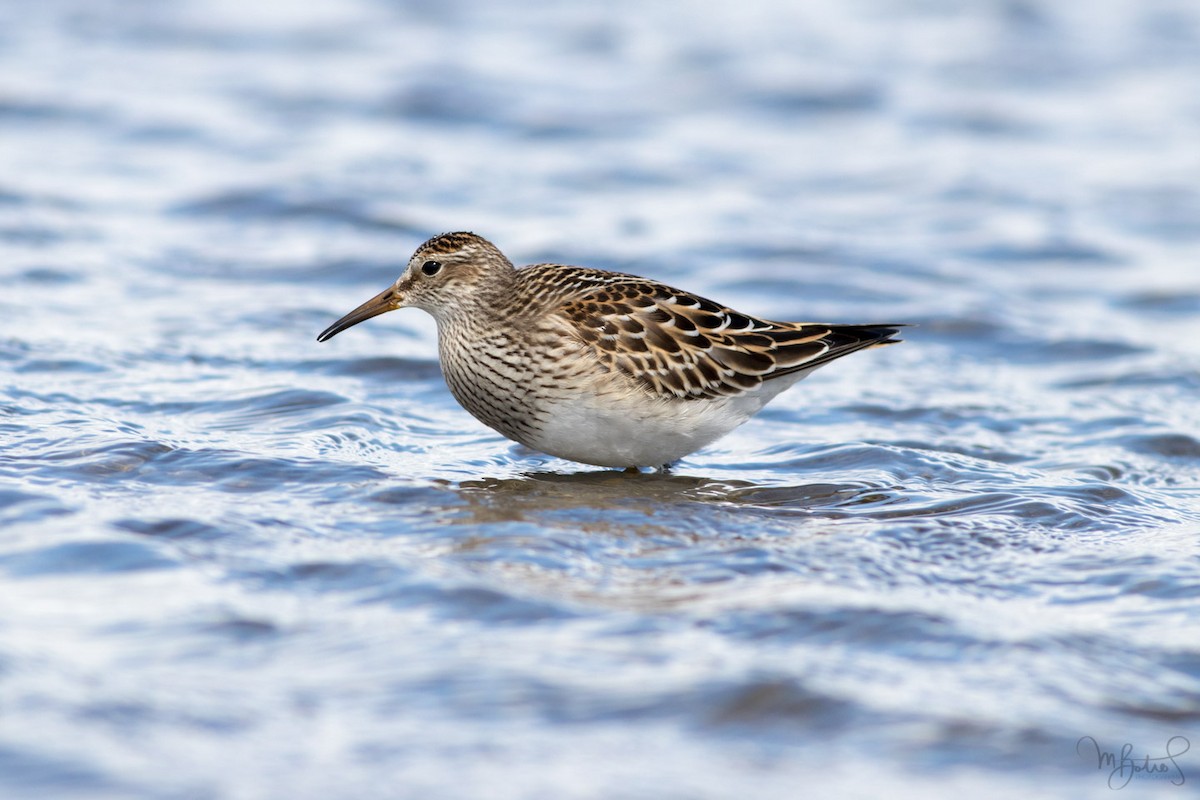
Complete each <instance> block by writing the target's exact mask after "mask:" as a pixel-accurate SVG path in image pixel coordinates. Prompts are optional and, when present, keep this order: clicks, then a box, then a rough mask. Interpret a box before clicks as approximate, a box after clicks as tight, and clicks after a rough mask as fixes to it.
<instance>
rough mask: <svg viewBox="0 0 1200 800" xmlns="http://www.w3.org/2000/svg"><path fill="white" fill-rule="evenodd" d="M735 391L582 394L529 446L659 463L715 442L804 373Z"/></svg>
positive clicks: (608, 462) (578, 457) (560, 408)
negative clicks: (680, 396)
mask: <svg viewBox="0 0 1200 800" xmlns="http://www.w3.org/2000/svg"><path fill="white" fill-rule="evenodd" d="M791 377H792V376H788V378H787V379H784V380H782V381H771V382H769V383H767V384H764V385H763V386H762V387H760V388H759V390H758V391H757V392H752V393H747V394H743V395H739V396H737V397H722V398H716V399H711V400H708V399H698V400H674V399H672V400H666V399H655V398H650V397H648V396H645V395H627V396H620V397H619V398H613V397H612V396H608V397H596V396H581V397H579V398H576V399H573V400H571V401H569V402H568V401H562V402H560V403H558V404H556V405H555V406H554V411H553V414H552V416H551V417H550V420H549V422H548V423H546V424H544V425H543V427H542V430H541V431H540V432H539V433H538V435H537V436H536V438H532V439H531V440H530V441H528V442H526V444H528V445H529V446H530V447H533V448H534V449H536V450H541V451H542V452H543V453H548V454H550V455H552V456H558V457H559V458H567V459H570V460H572V461H580V462H582V463H584V464H596V465H598V466H602V467H658V466H663V465H665V464H670V463H672V462H674V461H678V460H679V459H681V458H683V457H684V456H686V455H688V454H689V453H694V452H695V451H697V450H699V449H700V448H701V447H704V446H705V445H708V444H711V443H712V442H714V441H716V440H717V439H719V438H721V437H722V436H724V435H725V434H727V433H729V432H730V431H731V430H733V429H734V428H736V427H738V426H739V425H741V424H742V423H743V422H745V421H746V420H748V419H750V417H752V416H754V415H755V414H756V413H758V411H759V410H760V409H762V407H763V406H764V405H766V404H767V402H768V401H769V400H770V399H771V398H773V397H774V396H775V395H777V394H779V392H781V391H783V390H784V389H786V388H787V387H788V386H790V385H791V384H793V383H795V382H796V380H799V379H800V377H802V376H801V375H797V376H795V380H790V378H791Z"/></svg>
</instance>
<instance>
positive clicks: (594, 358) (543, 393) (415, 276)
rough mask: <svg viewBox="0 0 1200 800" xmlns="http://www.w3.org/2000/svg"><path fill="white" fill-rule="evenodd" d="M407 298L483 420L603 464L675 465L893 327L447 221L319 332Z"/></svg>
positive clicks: (466, 404) (555, 451)
mask: <svg viewBox="0 0 1200 800" xmlns="http://www.w3.org/2000/svg"><path fill="white" fill-rule="evenodd" d="M405 306H415V307H416V308H420V309H423V310H425V311H427V312H429V313H430V314H431V315H432V316H433V318H434V319H435V320H436V321H437V327H438V353H439V355H440V357H441V363H442V373H443V374H444V375H445V377H446V383H447V385H449V387H450V391H451V393H452V394H453V395H454V397H455V399H456V400H458V402H459V403H460V404H461V405H462V406H463V408H465V409H466V410H467V411H469V412H471V414H472V415H474V416H475V417H476V418H477V419H478V420H479V421H480V422H482V423H484V424H485V425H488V426H490V427H492V428H494V429H495V430H497V431H499V432H500V433H502V434H504V435H505V436H507V437H508V438H510V439H514V440H516V441H518V442H520V443H521V444H524V445H526V446H528V447H531V448H533V449H534V450H540V451H542V452H544V453H549V454H550V455H553V456H558V457H560V458H566V459H570V460H572V461H581V462H583V463H585V464H596V465H599V466H604V467H661V466H665V465H669V464H670V463H672V462H674V461H676V460H677V459H680V458H682V457H683V456H686V455H687V454H689V453H692V452H694V451H696V450H699V449H700V448H701V447H704V446H705V445H707V444H709V443H711V442H713V441H715V440H716V439H718V438H720V437H721V436H724V435H725V434H727V433H729V432H730V431H731V430H733V429H734V428H736V427H737V426H739V425H741V424H742V423H743V422H745V421H746V420H748V419H750V417H752V416H753V415H754V414H756V413H758V411H759V410H760V409H761V408H762V407H763V406H764V405H766V404H767V402H768V401H770V400H771V399H772V398H773V397H775V395H777V394H779V393H780V392H782V391H783V390H784V389H786V388H788V387H789V386H791V385H792V384H793V383H795V382H796V381H798V380H800V379H801V378H803V377H805V376H806V375H808V374H809V373H810V372H812V371H813V370H815V369H817V368H818V367H821V366H824V365H825V364H828V363H829V362H830V361H833V360H834V359H837V358H841V357H842V356H845V355H849V354H850V353H853V352H856V351H858V350H863V349H865V348H868V347H876V346H878V345H884V344H892V343H894V342H896V341H898V340H897V339H895V338H893V337H894V336H895V335H896V333H897V328H899V327H900V325H897V324H879V325H827V324H824V323H811V322H769V321H767V320H762V319H758V318H757V317H752V316H749V315H748V314H741V313H738V312H737V311H734V310H732V309H729V308H726V307H725V306H722V305H720V304H718V303H714V302H712V301H711V300H706V299H705V298H703V297H699V296H697V295H694V294H692V293H690V292H684V291H680V290H679V289H674V288H672V287H670V286H667V285H666V284H663V283H659V282H658V281H653V280H649V279H647V278H639V277H636V276H633V275H624V274H621V273H618V272H606V271H604V270H598V269H588V268H586V267H571V266H565V265H562V264H535V265H533V266H528V267H523V268H521V269H516V268H514V267H513V265H512V262H510V261H509V260H508V259H507V258H505V256H504V254H503V253H501V252H500V250H499V249H497V248H496V246H495V245H493V244H492V243H491V242H489V241H487V240H486V239H483V238H482V237H479V236H476V235H475V234H473V233H446V234H442V235H441V236H435V237H434V238H432V239H430V240H429V241H427V242H425V244H423V245H421V246H420V247H419V248H417V251H416V253H414V254H413V256H412V258H411V259H409V262H408V266H407V268H406V269H405V270H404V273H403V274H402V275H401V276H400V277H399V279H397V281H396V282H395V283H394V284H393V285H392V286H390V287H388V288H387V289H385V290H384V291H382V292H380V293H379V294H378V295H376V296H375V297H373V298H371V299H370V300H368V301H367V302H365V303H363V304H362V305H361V306H359V307H358V308H356V309H354V310H353V311H351V312H350V313H349V314H347V315H346V316H344V317H342V318H341V319H339V320H338V321H337V322H335V323H333V325H331V326H329V328H327V329H326V330H325V331H324V332H323V333H322V334H321V335H320V336H319V337H317V340H318V341H321V342H323V341H326V340H327V339H329V338H331V337H333V336H335V335H337V334H338V333H340V332H341V331H344V330H346V329H347V328H349V327H350V326H352V325H357V324H358V323H360V322H362V321H363V320H366V319H370V318H371V317H374V316H377V315H379V314H382V313H384V312H387V311H392V310H394V309H397V308H404V307H405Z"/></svg>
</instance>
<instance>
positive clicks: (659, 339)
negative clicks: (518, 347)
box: [556, 270, 900, 399]
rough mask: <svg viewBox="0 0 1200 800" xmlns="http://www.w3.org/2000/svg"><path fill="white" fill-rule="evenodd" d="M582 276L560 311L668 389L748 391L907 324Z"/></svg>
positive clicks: (646, 379)
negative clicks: (760, 310)
mask: <svg viewBox="0 0 1200 800" xmlns="http://www.w3.org/2000/svg"><path fill="white" fill-rule="evenodd" d="M588 276H590V279H589V277H588ZM576 278H577V280H576V281H574V282H573V285H571V286H570V288H571V290H572V291H570V292H569V293H567V296H565V297H563V298H562V300H561V303H560V304H558V305H557V309H556V311H557V316H559V317H560V318H562V320H563V321H564V322H565V323H567V327H568V328H569V330H570V331H571V332H572V333H573V335H574V336H576V337H577V338H578V339H579V340H580V341H581V342H582V343H583V344H584V345H585V346H586V347H588V348H589V349H590V350H591V351H592V352H593V353H594V354H595V356H596V358H597V359H598V360H599V361H600V362H601V363H602V364H604V365H605V366H607V367H608V368H609V369H611V370H614V371H619V372H621V373H624V374H625V375H627V376H629V377H630V378H633V379H634V380H635V381H637V382H638V383H640V384H641V385H642V386H643V387H645V388H646V389H648V390H649V391H650V392H652V393H653V394H656V395H659V396H663V397H673V398H683V399H691V398H712V397H722V396H733V395H738V394H742V393H745V392H750V391H753V390H755V389H757V388H758V387H759V386H760V385H761V384H762V383H763V382H764V381H769V380H772V379H774V378H778V377H782V376H784V375H790V374H793V373H795V372H800V371H807V370H810V369H816V368H817V367H819V366H822V365H824V364H827V363H828V362H830V361H833V360H834V359H837V358H841V357H842V356H844V355H848V354H850V353H853V352H855V351H858V350H862V349H864V348H867V347H874V346H876V345H882V344H891V343H892V342H895V341H897V340H896V339H894V338H892V337H893V336H895V334H896V333H897V329H898V328H899V327H900V326H899V325H886V324H884V325H827V324H822V323H808V322H770V321H767V320H762V319H758V318H755V317H751V316H748V315H746V314H741V313H738V312H737V311H734V310H733V309H730V308H726V307H724V306H722V305H720V304H718V303H714V302H713V301H711V300H707V299H705V298H703V297H699V296H697V295H694V294H691V293H689V292H683V291H680V290H678V289H673V288H671V287H670V286H667V285H665V284H661V283H658V282H656V281H650V280H646V279H643V278H636V277H634V276H628V275H620V274H617V273H608V272H600V271H592V270H579V272H578V273H577V274H576Z"/></svg>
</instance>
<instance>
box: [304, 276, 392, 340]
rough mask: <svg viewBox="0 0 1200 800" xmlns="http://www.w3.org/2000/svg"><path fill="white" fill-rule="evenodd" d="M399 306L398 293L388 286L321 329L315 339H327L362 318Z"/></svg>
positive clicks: (374, 315)
mask: <svg viewBox="0 0 1200 800" xmlns="http://www.w3.org/2000/svg"><path fill="white" fill-rule="evenodd" d="M399 307H400V293H399V292H397V291H396V287H395V286H389V287H388V288H386V289H384V290H383V291H382V292H380V293H379V294H377V295H375V296H374V297H372V298H371V299H370V300H368V301H367V302H365V303H363V304H362V305H361V306H359V307H358V308H356V309H354V310H353V311H351V312H350V313H349V314H347V315H346V316H344V317H342V318H341V319H339V320H338V321H337V322H335V323H333V324H332V325H330V326H329V327H328V328H326V329H325V330H324V331H322V332H321V335H320V336H318V337H317V341H318V342H324V341H328V340H329V339H332V338H333V337H334V336H337V335H338V334H339V333H341V332H342V331H344V330H346V328H350V327H353V326H355V325H357V324H358V323H360V322H362V321H363V320H368V319H370V318H371V317H377V316H379V315H380V314H385V313H387V312H388V311H395V310H396V309H397V308H399Z"/></svg>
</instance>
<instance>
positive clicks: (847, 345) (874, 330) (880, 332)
mask: <svg viewBox="0 0 1200 800" xmlns="http://www.w3.org/2000/svg"><path fill="white" fill-rule="evenodd" d="M827 327H828V328H829V333H827V334H826V335H825V336H822V337H821V339H820V340H819V341H820V342H821V343H822V344H825V345H828V346H829V349H828V350H827V351H825V353H824V354H822V355H820V356H817V357H816V358H814V359H812V360H811V361H804V362H801V363H799V364H796V365H795V366H793V367H788V368H787V369H782V370H779V371H778V372H772V373H771V374H770V375H769V376H768V380H769V379H770V378H779V377H782V376H784V375H790V374H792V373H793V372H801V371H803V370H810V369H816V368H817V367H823V366H825V365H826V364H828V363H829V362H830V361H836V360H837V359H839V358H841V357H842V356H848V355H850V354H851V353H857V352H858V351H859V350H866V349H867V348H869V347H882V346H883V345H885V344H897V343H899V342H901V341H903V339H896V338H894V337H895V336H896V335H897V334H899V333H900V329H901V328H905V327H908V325H907V324H906V323H903V322H881V323H879V324H877V325H829V326H827Z"/></svg>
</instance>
